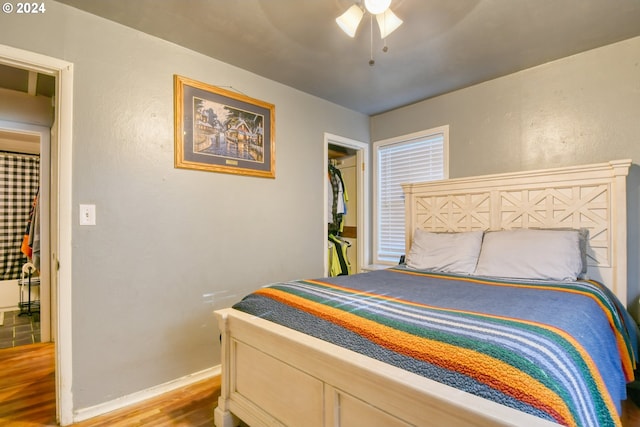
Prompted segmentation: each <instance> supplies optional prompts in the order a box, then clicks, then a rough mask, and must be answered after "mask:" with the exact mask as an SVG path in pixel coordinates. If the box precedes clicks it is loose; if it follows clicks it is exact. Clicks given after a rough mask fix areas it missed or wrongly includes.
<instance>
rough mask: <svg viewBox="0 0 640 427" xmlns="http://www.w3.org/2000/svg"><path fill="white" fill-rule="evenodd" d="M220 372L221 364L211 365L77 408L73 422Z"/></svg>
mask: <svg viewBox="0 0 640 427" xmlns="http://www.w3.org/2000/svg"><path fill="white" fill-rule="evenodd" d="M221 372H222V368H221V365H218V366H213V367H211V368H207V369H204V370H202V371H200V372H195V373H193V374H190V375H186V376H184V377H182V378H177V379H175V380H172V381H169V382H166V383H164V384H159V385H157V386H154V387H151V388H148V389H146V390H141V391H138V392H135V393H132V394H129V395H126V396H122V397H119V398H117V399H114V400H111V401H109V402H104V403H100V404H98V405H94V406H90V407H88V408H81V409H77V410H75V411H74V413H73V422H74V423H77V422H80V421H84V420H88V419H89V418H93V417H97V416H99V415H104V414H106V413H108V412H112V411H115V410H118V409H122V408H125V407H127V406H130V405H134V404H136V403H140V402H143V401H145V400H148V399H152V398H154V397H158V396H160V395H161V394H164V393H168V392H170V391H173V390H176V389H178V388H182V387H186V386H188V385H191V384H194V383H196V382H198V381H201V380H204V379H207V378H212V377H215V376H219V375H220V374H221Z"/></svg>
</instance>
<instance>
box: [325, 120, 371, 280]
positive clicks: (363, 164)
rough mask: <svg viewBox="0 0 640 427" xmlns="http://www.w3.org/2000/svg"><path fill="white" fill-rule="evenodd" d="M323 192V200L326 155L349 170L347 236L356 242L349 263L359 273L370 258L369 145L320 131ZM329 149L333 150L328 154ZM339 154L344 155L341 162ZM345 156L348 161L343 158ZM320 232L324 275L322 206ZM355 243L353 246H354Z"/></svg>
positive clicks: (326, 273)
mask: <svg viewBox="0 0 640 427" xmlns="http://www.w3.org/2000/svg"><path fill="white" fill-rule="evenodd" d="M324 142H325V143H324V173H325V176H324V177H323V178H324V194H325V197H324V199H323V200H325V203H328V202H327V200H328V195H329V191H330V189H329V185H328V180H327V179H326V171H327V170H328V168H329V164H330V163H329V162H330V160H329V157H332V158H335V159H336V166H338V167H343V168H344V171H345V173H346V174H349V179H350V180H353V181H355V182H353V183H352V184H353V187H352V189H351V190H349V191H350V196H349V197H350V200H351V199H353V200H355V206H353V205H350V206H349V208H348V209H349V210H351V214H352V217H351V219H350V221H352V222H351V223H350V224H349V225H348V227H349V229H348V234H349V237H347V239H349V240H351V239H354V240H355V241H356V242H357V243H356V244H355V245H352V247H351V248H350V250H353V249H355V250H353V252H355V259H354V261H353V262H352V263H351V264H352V265H355V268H353V270H352V272H353V273H359V272H360V271H361V270H362V268H363V267H365V266H366V265H368V260H369V259H370V251H369V249H368V248H369V246H368V241H369V239H368V236H369V209H368V208H367V206H369V191H368V188H369V145H368V144H367V143H365V142H361V141H356V140H353V139H349V138H345V137H341V136H338V135H333V134H330V133H325V135H324ZM330 153H333V154H330ZM339 158H343V159H345V160H344V161H343V163H342V164H338V163H339V162H340V160H339ZM347 159H348V161H346V160H347ZM324 212H325V214H324V216H325V218H324V236H325V240H324V242H323V253H324V260H323V262H324V264H323V265H324V275H325V276H328V275H329V271H328V269H329V267H328V265H329V262H328V261H329V259H328V258H329V257H328V251H327V241H326V236H327V235H328V232H329V227H328V222H329V215H328V209H327V208H326V207H325V209H324ZM354 246H355V248H354Z"/></svg>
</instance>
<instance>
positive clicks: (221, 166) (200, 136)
mask: <svg viewBox="0 0 640 427" xmlns="http://www.w3.org/2000/svg"><path fill="white" fill-rule="evenodd" d="M174 114H175V124H174V126H175V149H174V155H175V162H174V164H175V167H176V168H182V169H195V170H201V171H209V172H222V173H231V174H237V175H248V176H256V177H262V178H275V176H276V173H275V106H274V105H273V104H269V103H268V102H264V101H260V100H258V99H254V98H250V97H248V96H246V95H242V94H239V93H236V92H232V91H229V90H226V89H223V88H220V87H216V86H211V85H208V84H206V83H202V82H198V81H196V80H192V79H189V78H186V77H182V76H178V75H174Z"/></svg>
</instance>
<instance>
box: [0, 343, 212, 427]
mask: <svg viewBox="0 0 640 427" xmlns="http://www.w3.org/2000/svg"><path fill="white" fill-rule="evenodd" d="M53 351H54V345H53V344H51V343H45V344H32V345H28V346H21V347H15V348H9V349H2V350H0V372H1V376H0V426H11V427H36V426H55V425H57V424H56V407H55V377H54V354H53ZM219 395H220V378H219V377H218V378H212V379H208V380H204V381H200V382H198V383H195V384H193V385H190V386H188V387H185V388H182V389H179V390H176V391H173V392H170V393H166V394H164V395H162V396H160V397H157V398H154V399H150V400H148V401H146V402H143V403H140V404H137V405H133V406H131V407H129V408H127V409H123V410H119V411H114V412H111V413H109V414H106V415H102V416H99V417H96V418H92V419H90V420H86V421H82V422H79V423H76V424H73V427H107V426H108V427H132V426H141V427H152V426H153V427H165V426H166V427H169V426H171V427H181V426H184V427H187V426H188V427H200V426H208V427H211V426H213V409H214V407H215V405H216V404H217V402H218V396H219Z"/></svg>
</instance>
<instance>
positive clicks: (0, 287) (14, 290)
mask: <svg viewBox="0 0 640 427" xmlns="http://www.w3.org/2000/svg"><path fill="white" fill-rule="evenodd" d="M18 282H19V280H0V311H13V310H17V309H18V303H19V302H20V287H19V286H18Z"/></svg>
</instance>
